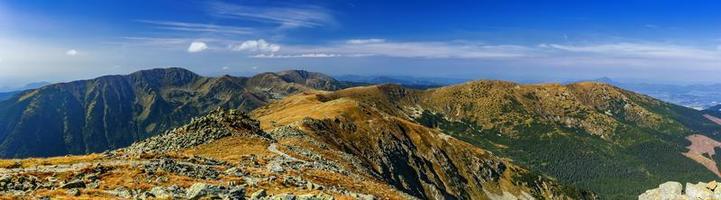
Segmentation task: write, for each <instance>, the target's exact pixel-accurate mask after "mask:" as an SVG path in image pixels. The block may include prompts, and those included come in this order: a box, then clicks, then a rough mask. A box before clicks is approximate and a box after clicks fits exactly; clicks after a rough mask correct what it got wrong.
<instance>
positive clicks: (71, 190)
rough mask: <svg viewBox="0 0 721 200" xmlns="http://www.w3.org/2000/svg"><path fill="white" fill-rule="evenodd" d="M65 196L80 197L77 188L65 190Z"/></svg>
mask: <svg viewBox="0 0 721 200" xmlns="http://www.w3.org/2000/svg"><path fill="white" fill-rule="evenodd" d="M67 194H68V195H70V196H80V190H79V189H78V188H73V189H69V190H67Z"/></svg>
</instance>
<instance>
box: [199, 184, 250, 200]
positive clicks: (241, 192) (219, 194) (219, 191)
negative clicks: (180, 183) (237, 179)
mask: <svg viewBox="0 0 721 200" xmlns="http://www.w3.org/2000/svg"><path fill="white" fill-rule="evenodd" d="M186 193H187V195H186V198H188V199H201V198H209V199H214V198H222V199H243V198H244V197H245V188H243V187H230V188H229V187H223V186H215V185H210V184H207V183H195V184H193V186H190V188H188V190H187V192H186Z"/></svg>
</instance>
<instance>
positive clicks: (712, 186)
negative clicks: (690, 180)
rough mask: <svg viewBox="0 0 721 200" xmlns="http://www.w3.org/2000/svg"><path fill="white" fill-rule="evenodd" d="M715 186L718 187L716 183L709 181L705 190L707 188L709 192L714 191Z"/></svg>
mask: <svg viewBox="0 0 721 200" xmlns="http://www.w3.org/2000/svg"><path fill="white" fill-rule="evenodd" d="M716 186H718V183H717V182H716V181H711V182H708V183H707V184H706V188H708V189H709V190H714V189H716Z"/></svg>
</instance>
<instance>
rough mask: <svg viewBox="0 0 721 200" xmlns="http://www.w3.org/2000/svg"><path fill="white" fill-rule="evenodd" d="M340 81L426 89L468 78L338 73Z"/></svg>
mask: <svg viewBox="0 0 721 200" xmlns="http://www.w3.org/2000/svg"><path fill="white" fill-rule="evenodd" d="M335 78H336V79H338V80H341V81H348V82H356V83H370V84H398V85H403V86H405V87H410V88H416V89H427V88H435V87H442V86H446V85H452V84H458V83H462V82H466V81H469V80H468V79H458V78H438V77H412V76H359V75H340V76H335Z"/></svg>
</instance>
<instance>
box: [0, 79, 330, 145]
mask: <svg viewBox="0 0 721 200" xmlns="http://www.w3.org/2000/svg"><path fill="white" fill-rule="evenodd" d="M342 87H343V84H342V83H341V82H339V81H336V80H335V79H333V78H331V77H329V76H325V75H322V74H318V73H311V72H306V71H284V72H278V73H262V74H258V75H255V76H253V77H247V78H246V77H232V76H222V77H203V76H200V75H197V74H195V73H193V72H190V71H188V70H185V69H181V68H168V69H153V70H144V71H139V72H135V73H132V74H129V75H112V76H103V77H100V78H96V79H92V80H82V81H74V82H69V83H59V84H53V85H49V86H45V87H42V88H39V89H35V90H27V91H24V92H22V93H20V94H18V95H16V96H14V97H12V98H10V99H8V100H6V101H2V102H0V156H2V157H27V156H54V155H64V154H83V153H88V152H100V151H104V150H108V149H114V148H119V147H124V146H127V145H129V144H131V143H132V142H134V141H137V140H140V139H143V138H147V137H149V136H152V135H155V134H157V133H159V132H161V131H164V130H166V129H168V128H171V127H175V126H177V125H179V124H182V123H185V122H186V121H187V120H189V119H190V118H191V117H193V116H197V115H200V114H203V113H206V112H208V111H209V110H211V109H216V108H218V107H221V108H234V109H240V110H245V111H248V110H252V109H254V108H256V107H259V106H262V105H265V104H266V103H268V102H269V101H271V100H274V99H280V98H282V97H284V96H286V95H289V94H293V93H297V92H301V91H306V90H310V89H319V90H336V89H340V88H342Z"/></svg>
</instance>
